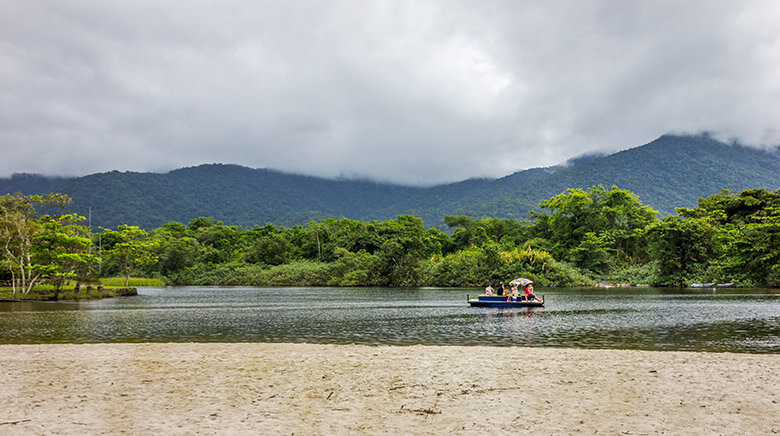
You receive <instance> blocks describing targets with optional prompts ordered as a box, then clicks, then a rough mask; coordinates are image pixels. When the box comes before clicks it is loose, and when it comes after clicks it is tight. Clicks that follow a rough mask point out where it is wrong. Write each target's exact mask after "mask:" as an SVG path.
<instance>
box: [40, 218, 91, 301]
mask: <svg viewBox="0 0 780 436" xmlns="http://www.w3.org/2000/svg"><path fill="white" fill-rule="evenodd" d="M84 220H85V218H84V217H83V216H79V215H76V214H66V215H59V216H56V217H50V216H48V215H44V216H42V217H41V218H40V227H39V229H38V232H37V234H36V236H35V237H34V245H33V250H32V252H33V255H32V259H33V261H32V269H33V270H35V271H39V272H41V276H42V277H44V278H48V279H50V280H52V281H53V282H54V283H55V291H54V298H55V300H56V299H57V298H58V296H59V293H60V290H61V289H62V286H63V284H64V283H65V280H66V279H70V278H74V277H77V276H79V275H80V274H79V273H80V272H82V273H83V272H84V271H87V270H88V269H89V266H90V265H92V264H94V263H96V262H97V260H98V258H97V256H95V255H93V254H92V253H90V251H89V249H90V247H91V245H92V241H91V239H90V235H89V229H88V228H87V227H85V226H83V225H80V224H79V223H80V222H81V221H84Z"/></svg>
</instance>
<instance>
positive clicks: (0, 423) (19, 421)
mask: <svg viewBox="0 0 780 436" xmlns="http://www.w3.org/2000/svg"><path fill="white" fill-rule="evenodd" d="M30 421H32V420H31V419H20V420H18V421H6V422H0V425H9V424H10V425H16V424H19V423H21V422H30Z"/></svg>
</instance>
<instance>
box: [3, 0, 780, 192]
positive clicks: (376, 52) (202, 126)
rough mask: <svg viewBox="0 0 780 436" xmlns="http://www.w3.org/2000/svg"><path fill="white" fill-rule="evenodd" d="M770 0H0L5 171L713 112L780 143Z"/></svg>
mask: <svg viewBox="0 0 780 436" xmlns="http://www.w3.org/2000/svg"><path fill="white" fill-rule="evenodd" d="M778 23H780V4H779V3H777V2H774V1H771V0H769V1H758V0H756V1H742V2H731V1H707V0H701V1H683V2H680V1H654V2H625V1H592V2H580V1H555V2H544V4H542V2H517V1H488V2H482V3H480V4H477V3H474V2H470V1H407V2H404V1H388V2H385V1H376V2H374V1H369V2H362V1H333V2H315V1H300V2H286V3H284V2H272V1H267V2H246V1H229V0H223V1H192V2H181V1H136V2H53V1H52V2H49V1H32V0H30V1H25V2H3V3H0V152H2V159H0V176H8V175H10V174H11V173H13V172H23V171H24V172H41V173H46V174H67V175H80V174H87V173H92V172H99V171H108V170H112V169H119V170H133V171H165V170H169V169H173V168H177V167H181V166H190V165H197V164H200V163H211V162H224V163H238V164H242V165H246V166H251V167H268V168H276V169H280V170H285V171H294V172H298V173H304V174H311V175H318V176H329V177H334V176H346V177H369V178H373V179H377V180H388V181H394V182H400V183H406V184H416V183H423V184H431V183H441V182H449V181H456V180H462V179H465V178H469V177H483V176H493V177H498V176H502V175H506V174H509V173H511V172H514V171H517V170H521V169H525V168H530V167H536V166H546V165H552V164H557V163H561V162H564V161H565V160H566V159H568V158H571V157H573V156H576V155H579V154H583V153H586V152H590V151H616V150H619V149H625V148H628V147H633V146H637V145H641V144H643V143H645V142H648V141H650V140H652V139H654V138H656V137H657V136H660V135H662V134H664V133H667V132H670V131H674V132H690V133H696V132H700V131H703V130H707V131H712V132H716V133H718V134H720V135H722V136H724V137H726V138H739V139H740V140H742V141H744V142H746V143H749V144H753V145H757V146H770V145H775V144H778V143H780V131H778V128H780V127H778V125H777V120H780V103H778V101H780V82H778V81H777V79H776V78H777V77H780V25H779V24H778Z"/></svg>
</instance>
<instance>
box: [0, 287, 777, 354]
mask: <svg viewBox="0 0 780 436" xmlns="http://www.w3.org/2000/svg"><path fill="white" fill-rule="evenodd" d="M478 292H479V291H478V290H476V289H450V288H415V289H396V288H393V289H385V288H306V287H302V288H257V287H196V286H190V287H159V288H140V289H139V295H138V296H136V297H123V298H113V299H104V300H97V301H96V300H90V301H87V300H82V301H60V302H22V303H0V332H1V333H0V343H5V344H17V343H117V342H290V343H302V342H306V343H319V344H353V343H354V344H367V345H416V344H424V345H467V346H479V345H490V346H528V347H570V348H604V349H641V350H678V351H679V350H688V351H713V352H744V353H768V354H773V353H778V352H780V291H778V290H768V289H715V290H713V289H700V290H687V289H686V290H682V289H658V288H613V289H606V290H605V289H596V288H577V289H537V293H538V294H544V295H545V296H546V306H545V307H544V308H535V309H498V308H472V307H470V306H469V305H468V304H467V302H466V295H467V294H471V295H472V296H473V295H475V294H477V293H478Z"/></svg>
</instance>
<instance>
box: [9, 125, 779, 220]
mask: <svg viewBox="0 0 780 436" xmlns="http://www.w3.org/2000/svg"><path fill="white" fill-rule="evenodd" d="M562 159H563V157H562ZM517 166H518V168H523V167H524V166H525V165H524V163H523V162H518V163H517ZM778 174H780V154H778V153H777V151H776V150H775V151H764V150H758V149H752V148H748V147H743V146H740V145H738V144H726V143H723V142H720V141H717V140H715V139H714V138H712V137H710V136H707V135H696V136H674V135H666V136H662V137H660V138H658V139H656V140H655V141H652V142H650V143H648V144H645V145H643V146H640V147H635V148H631V149H628V150H624V151H621V152H618V153H614V154H611V155H591V156H585V157H580V158H578V159H573V160H570V161H568V162H566V163H563V164H561V165H556V166H551V167H546V168H532V169H526V170H523V171H519V172H516V173H514V174H510V175H503V174H500V175H499V174H497V175H496V176H497V177H499V178H495V179H491V178H484V179H470V180H464V181H461V182H457V183H450V184H444V185H439V186H431V187H420V186H401V185H393V184H387V183H377V182H372V181H367V180H344V179H339V180H330V179H323V178H316V177H308V176H303V175H295V174H285V173H281V172H278V171H274V170H270V169H252V168H246V167H241V166H237V165H221V164H210V165H201V166H197V167H192V168H183V169H177V170H174V171H170V172H168V173H164V174H157V173H136V172H119V171H112V172H107V173H101V174H92V175H87V176H83V177H76V178H70V179H63V178H59V179H57V178H54V179H49V178H45V177H39V176H31V175H15V176H13V177H11V178H9V179H0V195H2V194H5V193H8V194H15V193H17V192H20V193H22V194H24V195H46V194H48V193H49V192H61V193H63V194H67V195H69V196H70V197H71V198H72V199H73V201H72V205H71V208H70V211H71V212H73V213H78V214H79V215H82V216H87V217H89V218H91V223H92V224H93V225H94V226H95V227H97V226H102V227H109V228H116V227H117V226H118V225H120V224H132V225H136V226H139V227H142V228H145V229H154V228H157V227H160V226H162V225H164V224H166V223H168V222H172V221H176V222H181V223H189V222H190V221H192V220H193V219H196V218H198V217H201V216H206V217H214V218H215V219H216V220H218V221H222V222H223V223H225V224H227V225H240V226H242V227H244V228H251V227H253V226H254V225H255V224H260V225H263V224H265V223H269V222H270V223H274V224H277V225H282V226H286V227H293V226H295V225H302V226H305V225H307V224H308V223H309V222H311V221H321V220H323V219H326V218H333V219H341V218H343V217H346V218H351V219H355V220H360V221H368V222H371V221H375V220H378V221H384V220H392V219H394V218H395V217H396V216H398V215H413V216H415V217H418V218H421V219H422V220H423V222H424V223H425V225H426V227H437V228H439V229H440V230H443V231H444V232H445V233H449V232H451V230H452V229H451V228H449V227H448V225H447V223H446V222H445V221H444V217H445V216H448V215H449V216H455V215H466V216H473V217H493V218H500V219H515V220H525V219H528V218H529V214H530V212H531V211H532V210H537V209H538V205H539V203H540V202H542V201H544V200H545V199H548V198H550V197H552V196H555V195H557V194H559V193H561V192H564V191H565V190H566V189H568V188H575V189H577V188H579V189H588V188H589V187H591V186H596V185H604V186H612V185H616V186H620V187H621V188H623V189H627V190H630V191H632V192H634V193H635V194H637V195H638V196H639V197H640V198H642V201H643V202H644V204H646V205H648V206H650V207H652V208H653V209H655V210H657V211H658V212H659V215H658V217H659V218H661V217H665V216H670V215H674V214H676V211H675V208H677V207H693V206H695V205H696V202H697V200H698V199H699V197H706V196H709V195H711V194H716V193H718V192H720V190H721V189H729V190H731V191H732V192H741V191H743V190H745V189H752V188H762V189H767V190H770V191H773V190H775V189H780V178H778ZM42 211H45V212H46V213H53V212H54V211H52V210H42Z"/></svg>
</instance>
